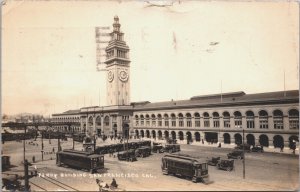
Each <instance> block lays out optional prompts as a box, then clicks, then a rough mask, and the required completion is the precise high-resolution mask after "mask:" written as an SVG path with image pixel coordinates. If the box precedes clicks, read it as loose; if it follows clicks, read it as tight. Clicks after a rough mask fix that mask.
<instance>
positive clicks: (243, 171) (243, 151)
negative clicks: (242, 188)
mask: <svg viewBox="0 0 300 192" xmlns="http://www.w3.org/2000/svg"><path fill="white" fill-rule="evenodd" d="M245 157H246V156H245V130H244V128H243V179H245V174H246V173H245V172H246V170H245Z"/></svg>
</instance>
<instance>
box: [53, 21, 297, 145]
mask: <svg viewBox="0 0 300 192" xmlns="http://www.w3.org/2000/svg"><path fill="white" fill-rule="evenodd" d="M120 27H121V25H120V23H119V18H118V17H117V16H116V17H114V23H113V31H112V32H111V33H110V36H111V40H110V42H109V43H108V46H107V48H106V54H107V58H106V61H105V64H106V71H107V74H106V75H107V78H106V79H107V80H106V85H107V90H106V94H107V104H108V106H92V107H84V108H80V109H77V110H69V111H66V112H63V113H59V114H53V115H52V121H53V122H66V123H71V124H72V126H69V127H68V126H56V127H55V128H56V129H57V130H59V131H64V132H73V131H74V132H84V133H86V134H88V135H95V134H97V135H106V136H113V137H118V136H120V137H138V138H152V139H156V140H162V139H165V138H174V139H177V140H178V141H179V143H190V144H193V143H198V142H199V143H200V142H202V141H203V142H221V143H222V144H223V143H225V144H237V143H242V135H243V132H244V135H245V142H247V143H248V144H250V145H263V146H266V147H281V146H285V147H286V148H289V147H290V145H291V143H292V142H293V141H297V142H298V135H299V90H289V91H279V92H267V93H256V94H246V93H245V92H243V91H239V92H231V93H223V94H213V95H200V96H192V97H191V98H188V99H186V100H178V101H175V100H172V101H166V102H155V103H152V102H149V101H145V102H131V101H130V59H129V47H128V45H127V44H126V42H125V41H124V33H122V32H121V31H120Z"/></svg>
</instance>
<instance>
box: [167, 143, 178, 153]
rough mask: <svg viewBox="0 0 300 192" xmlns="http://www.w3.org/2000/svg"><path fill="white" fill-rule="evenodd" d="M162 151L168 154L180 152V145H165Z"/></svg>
mask: <svg viewBox="0 0 300 192" xmlns="http://www.w3.org/2000/svg"><path fill="white" fill-rule="evenodd" d="M164 151H167V152H169V153H174V152H178V151H180V145H179V144H166V145H165V148H164Z"/></svg>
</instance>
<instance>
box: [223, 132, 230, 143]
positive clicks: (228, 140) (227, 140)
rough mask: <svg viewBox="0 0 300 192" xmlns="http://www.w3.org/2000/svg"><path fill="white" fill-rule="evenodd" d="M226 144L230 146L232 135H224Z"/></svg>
mask: <svg viewBox="0 0 300 192" xmlns="http://www.w3.org/2000/svg"><path fill="white" fill-rule="evenodd" d="M223 137H224V143H226V144H230V135H229V134H228V133H224V135H223Z"/></svg>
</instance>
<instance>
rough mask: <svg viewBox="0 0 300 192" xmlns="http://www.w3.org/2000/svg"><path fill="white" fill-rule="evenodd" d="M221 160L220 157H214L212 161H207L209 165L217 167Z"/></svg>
mask: <svg viewBox="0 0 300 192" xmlns="http://www.w3.org/2000/svg"><path fill="white" fill-rule="evenodd" d="M220 159H221V158H220V157H212V158H211V159H208V160H207V164H208V165H212V166H216V165H217V164H218V161H219V160H220Z"/></svg>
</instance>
